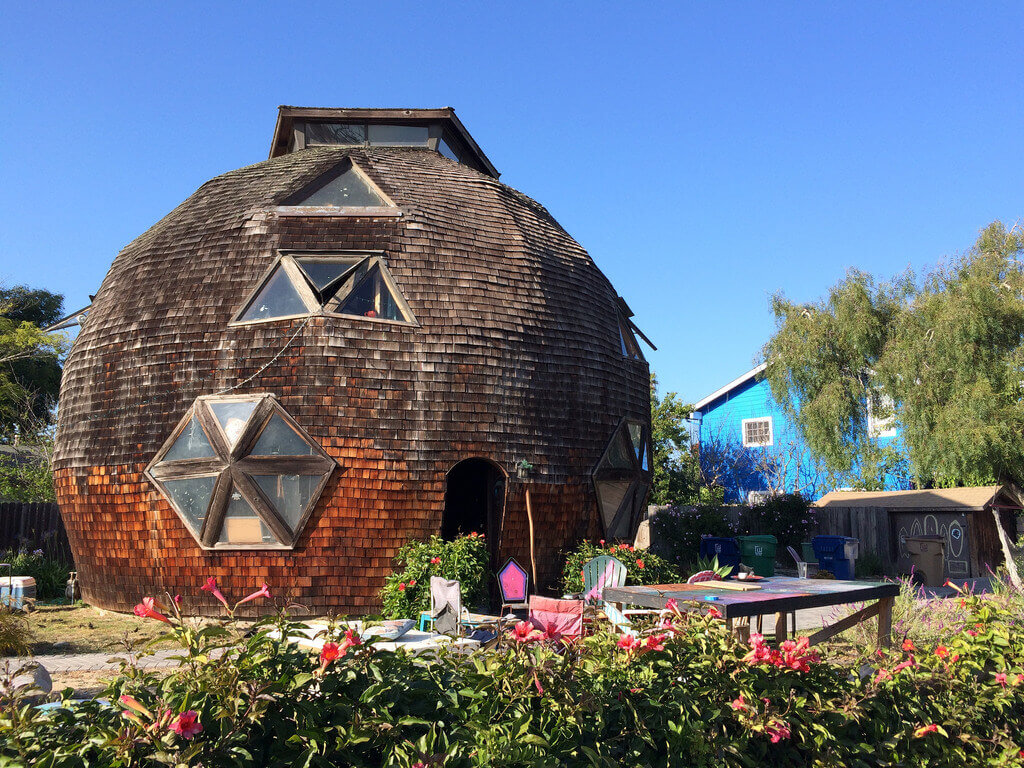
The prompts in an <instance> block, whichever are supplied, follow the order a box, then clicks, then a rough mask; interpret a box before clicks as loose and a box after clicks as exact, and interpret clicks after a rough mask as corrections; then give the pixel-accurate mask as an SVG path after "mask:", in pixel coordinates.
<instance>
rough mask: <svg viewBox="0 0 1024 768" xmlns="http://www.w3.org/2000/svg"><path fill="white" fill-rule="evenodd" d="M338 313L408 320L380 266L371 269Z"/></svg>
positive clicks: (346, 298) (375, 265)
mask: <svg viewBox="0 0 1024 768" xmlns="http://www.w3.org/2000/svg"><path fill="white" fill-rule="evenodd" d="M338 312H339V313H340V314H342V315H357V316H359V317H382V318H384V319H386V320H408V318H407V317H406V316H405V313H404V312H403V311H402V308H401V306H400V305H399V303H398V300H397V299H396V298H395V294H394V293H392V290H391V286H390V285H389V284H388V281H387V280H385V279H384V275H383V274H382V273H381V267H380V264H374V265H373V266H372V267H370V269H369V271H368V272H367V274H366V276H365V277H364V278H363V279H362V281H361V282H360V283H359V284H358V285H357V286H356V287H355V288H354V289H353V290H352V292H351V293H349V294H348V295H347V296H346V297H345V298H344V299H343V300H342V302H341V306H340V307H339V308H338Z"/></svg>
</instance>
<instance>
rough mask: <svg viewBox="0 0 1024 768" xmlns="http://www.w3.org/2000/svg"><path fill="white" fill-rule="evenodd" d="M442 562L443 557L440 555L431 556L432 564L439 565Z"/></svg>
mask: <svg viewBox="0 0 1024 768" xmlns="http://www.w3.org/2000/svg"><path fill="white" fill-rule="evenodd" d="M440 562H441V558H440V557H432V558H430V564H431V565H437V564H438V563H440Z"/></svg>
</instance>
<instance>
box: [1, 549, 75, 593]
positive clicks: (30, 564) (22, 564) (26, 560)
mask: <svg viewBox="0 0 1024 768" xmlns="http://www.w3.org/2000/svg"><path fill="white" fill-rule="evenodd" d="M0 562H3V563H10V564H11V565H13V566H14V575H15V576H31V577H32V578H33V579H35V580H36V597H38V598H39V599H40V600H52V599H54V598H57V597H64V588H65V587H66V586H67V582H68V575H69V574H70V573H71V565H70V564H69V563H66V562H64V561H63V560H59V559H56V558H53V557H49V556H47V555H46V554H44V552H43V550H41V549H37V550H35V551H33V552H27V551H25V550H19V551H16V552H15V551H13V550H8V551H7V552H0ZM6 575H7V569H6V568H5V569H3V572H0V578H3V577H4V576H6Z"/></svg>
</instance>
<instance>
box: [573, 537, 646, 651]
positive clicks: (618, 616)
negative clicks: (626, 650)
mask: <svg viewBox="0 0 1024 768" xmlns="http://www.w3.org/2000/svg"><path fill="white" fill-rule="evenodd" d="M625 583H626V566H625V565H624V564H623V563H622V561H621V560H619V559H617V558H614V557H612V556H611V555H599V556H598V557H595V558H594V559H593V560H590V561H589V562H587V563H586V564H585V565H584V566H583V594H582V595H581V597H582V598H583V599H584V601H585V602H587V603H590V604H599V605H600V606H601V610H602V611H604V615H605V616H607V617H608V621H610V622H611V623H612V625H613V626H614V627H615V628H616V629H617V630H619V632H623V633H628V634H633V630H632V629H631V628H630V627H631V623H630V620H629V616H631V615H637V614H650V613H657V611H649V610H643V609H641V610H629V611H624V610H622V609H620V608H619V607H618V606H617V605H615V604H613V603H609V602H608V601H607V600H605V599H604V590H605V588H606V587H621V586H624V585H625Z"/></svg>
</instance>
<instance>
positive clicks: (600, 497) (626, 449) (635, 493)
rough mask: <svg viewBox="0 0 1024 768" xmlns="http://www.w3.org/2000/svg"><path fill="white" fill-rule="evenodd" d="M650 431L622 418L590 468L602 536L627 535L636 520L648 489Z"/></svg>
mask: <svg viewBox="0 0 1024 768" xmlns="http://www.w3.org/2000/svg"><path fill="white" fill-rule="evenodd" d="M650 452H651V440H650V430H649V428H648V426H647V425H646V424H644V423H643V422H640V421H632V420H628V419H627V420H624V421H623V422H622V423H621V424H620V425H619V427H618V428H617V429H616V430H615V432H614V434H613V435H612V439H611V440H610V441H609V442H608V446H607V447H606V448H605V451H604V455H602V456H601V460H600V461H599V462H598V464H597V467H596V468H595V470H594V475H593V476H594V490H595V491H596V493H597V505H598V509H599V511H600V513H601V522H602V524H603V525H604V530H605V535H606V536H607V537H609V538H623V537H628V536H629V534H630V532H631V531H632V530H633V528H634V525H635V524H636V523H638V522H639V520H640V515H641V513H642V510H643V503H644V501H645V500H646V498H647V492H648V490H649V488H650V471H649V467H650Z"/></svg>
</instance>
